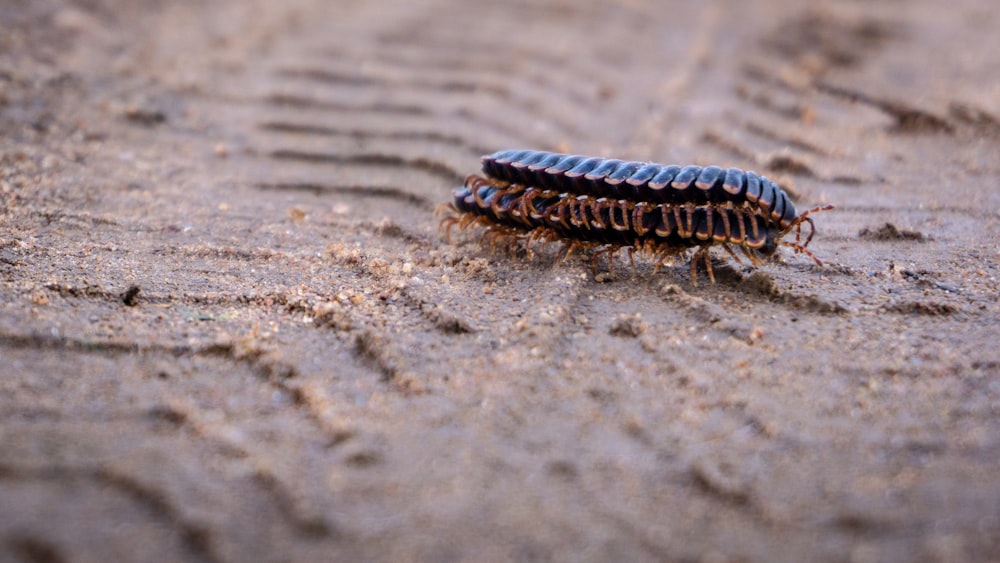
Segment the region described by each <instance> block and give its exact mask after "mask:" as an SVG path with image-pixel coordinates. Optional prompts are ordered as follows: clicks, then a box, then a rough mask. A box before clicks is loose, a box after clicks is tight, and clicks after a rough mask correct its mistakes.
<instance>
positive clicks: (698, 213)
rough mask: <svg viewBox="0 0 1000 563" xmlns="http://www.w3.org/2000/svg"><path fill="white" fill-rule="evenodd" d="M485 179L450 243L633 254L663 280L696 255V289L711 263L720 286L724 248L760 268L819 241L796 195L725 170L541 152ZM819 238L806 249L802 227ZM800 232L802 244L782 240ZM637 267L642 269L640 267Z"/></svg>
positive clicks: (525, 154) (515, 153) (509, 160)
mask: <svg viewBox="0 0 1000 563" xmlns="http://www.w3.org/2000/svg"><path fill="white" fill-rule="evenodd" d="M482 162H483V166H482V170H483V175H482V176H480V175H471V176H469V177H467V178H466V180H465V184H464V186H463V187H462V188H459V189H457V190H455V191H454V193H453V195H454V201H453V202H452V203H449V204H445V205H444V207H445V208H447V209H448V210H450V211H451V212H452V214H451V216H449V217H447V218H445V219H444V220H443V221H442V222H441V227H442V228H443V229H444V230H445V236H446V237H448V236H449V235H450V230H451V227H452V226H453V225H456V224H457V225H459V227H460V228H462V229H465V228H467V227H470V226H473V225H482V226H485V227H487V231H486V235H484V236H490V235H492V236H494V237H495V236H510V237H513V238H514V240H515V241H518V242H520V241H523V242H524V246H525V250H526V251H527V252H528V253H529V254H531V245H532V244H533V243H535V242H549V241H560V242H562V243H563V250H561V251H560V253H559V255H561V256H563V257H564V258H565V257H566V256H569V254H570V253H572V252H573V250H574V249H576V248H580V247H583V248H598V247H602V248H598V250H596V251H595V252H594V254H593V256H592V259H591V260H592V262H591V263H592V266H593V268H594V269H595V271H596V268H597V259H598V257H599V256H600V255H602V254H607V255H608V256H609V262H610V268H611V269H612V271H613V270H614V255H615V254H616V253H617V252H618V251H619V250H621V249H622V248H626V249H628V252H629V260H630V261H633V254H635V253H636V252H639V253H643V254H649V255H652V256H653V258H654V259H655V260H656V263H655V266H654V269H653V271H654V273H655V272H656V271H657V270H658V269H659V268H660V267H661V266H662V265H663V264H664V263H665V262H666V261H667V260H672V259H673V258H674V257H677V256H681V255H684V254H686V253H687V252H688V251H690V250H692V249H693V250H694V255H693V256H692V257H691V281H692V283H693V284H694V285H695V286H697V285H698V276H697V264H698V263H699V262H700V261H704V264H705V269H706V271H707V272H708V277H709V279H710V280H711V281H712V283H715V274H714V272H713V271H712V262H711V258H710V256H709V249H710V248H711V247H713V246H721V247H722V248H723V249H725V250H726V252H728V254H729V255H730V256H732V257H733V258H734V259H735V260H736V261H737V262H739V263H740V264H742V263H743V262H742V260H740V257H739V256H738V255H737V254H736V253H735V252H734V251H733V247H736V248H738V249H739V250H740V251H741V252H742V254H743V255H744V256H746V258H747V259H748V260H749V261H750V263H751V264H753V265H754V266H759V265H760V264H762V263H763V262H764V261H765V260H766V259H769V258H771V257H772V256H774V255H775V254H776V252H777V250H778V248H779V247H781V246H786V247H789V248H792V249H793V250H794V251H795V253H803V254H805V255H807V256H809V258H811V259H812V260H813V261H814V262H815V263H816V264H817V265H819V266H822V265H823V262H822V261H820V260H819V258H817V257H816V256H815V255H814V254H813V253H812V252H810V251H809V250H808V249H807V248H806V247H808V246H809V243H810V242H811V241H812V238H813V235H814V234H815V232H816V228H815V225H814V223H813V220H812V218H811V217H810V216H809V215H810V214H812V213H817V212H820V211H826V210H829V209H833V206H832V205H827V206H823V207H816V208H813V209H810V210H808V211H805V212H802V213H799V212H798V211H796V209H795V205H794V204H793V203H792V201H791V199H790V198H789V197H788V194H787V193H785V191H784V190H782V189H781V188H780V187H779V186H778V185H777V184H776V183H774V182H773V181H771V180H770V179H768V178H767V177H765V176H762V175H759V174H757V173H755V172H751V171H744V170H740V169H739V168H721V167H718V166H705V167H702V166H677V165H662V164H655V163H650V162H630V161H624V160H618V159H608V158H600V157H588V156H582V155H570V154H561V153H554V152H547V151H537V150H507V151H499V152H496V153H493V154H491V155H488V156H484V157H483V159H482ZM803 223H808V224H809V233H808V236H806V238H805V240H803V239H802V225H803ZM792 231H795V241H794V242H791V241H785V240H782V239H783V238H784V237H785V236H787V235H789V234H790V233H791V232H792ZM632 263H633V267H634V261H633V262H632Z"/></svg>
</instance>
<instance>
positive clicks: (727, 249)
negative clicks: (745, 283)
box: [722, 244, 743, 266]
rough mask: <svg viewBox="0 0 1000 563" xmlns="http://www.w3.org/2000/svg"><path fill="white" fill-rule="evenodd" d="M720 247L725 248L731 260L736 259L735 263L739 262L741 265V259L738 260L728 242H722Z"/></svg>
mask: <svg viewBox="0 0 1000 563" xmlns="http://www.w3.org/2000/svg"><path fill="white" fill-rule="evenodd" d="M722 248H725V249H726V252H728V253H729V255H730V256H732V257H733V260H736V263H737V264H739V265H740V266H743V260H740V257H739V256H737V255H736V253H735V252H733V249H732V248H730V247H729V245H728V244H723V245H722Z"/></svg>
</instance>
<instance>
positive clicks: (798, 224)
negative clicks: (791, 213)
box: [781, 205, 833, 248]
mask: <svg viewBox="0 0 1000 563" xmlns="http://www.w3.org/2000/svg"><path fill="white" fill-rule="evenodd" d="M831 209H833V206H832V205H824V206H822V207H814V208H812V209H810V210H809V211H805V212H803V213H802V214H800V215H799V216H798V217H796V218H795V220H794V221H792V223H791V224H790V225H788V227H787V228H785V229H784V230H783V231H782V232H781V236H784V235H786V234H788V233H790V232H791V231H792V229H795V243H796V244H799V243H800V240H801V235H802V223H809V236H808V237H806V242H804V243H802V247H803V248H805V247H807V246H809V243H810V242H811V241H812V239H813V235H815V234H816V224H815V223H813V220H812V218H810V217H809V214H811V213H819V212H820V211H829V210H831Z"/></svg>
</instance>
